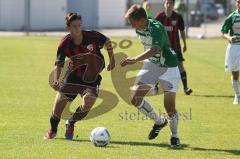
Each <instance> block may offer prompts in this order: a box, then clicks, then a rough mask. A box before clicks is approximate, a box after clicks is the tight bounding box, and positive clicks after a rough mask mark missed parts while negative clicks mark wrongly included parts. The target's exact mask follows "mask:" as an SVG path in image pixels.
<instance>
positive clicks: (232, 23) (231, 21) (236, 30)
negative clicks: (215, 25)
mask: <svg viewBox="0 0 240 159" xmlns="http://www.w3.org/2000/svg"><path fill="white" fill-rule="evenodd" d="M229 31H230V33H229ZM221 32H222V33H229V34H230V36H234V35H235V36H237V40H236V42H235V44H239V45H240V14H239V13H238V10H236V11H234V12H232V13H231V14H230V15H229V16H228V17H227V19H226V20H225V22H224V24H223V26H222V29H221Z"/></svg>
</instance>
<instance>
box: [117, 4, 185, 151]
mask: <svg viewBox="0 0 240 159" xmlns="http://www.w3.org/2000/svg"><path fill="white" fill-rule="evenodd" d="M125 17H126V18H127V19H128V21H129V23H130V24H131V25H132V27H133V28H135V29H136V33H137V34H138V36H139V38H140V40H141V42H142V44H143V45H144V48H145V52H143V53H141V54H140V55H138V56H136V57H134V58H125V59H123V60H122V61H121V65H122V66H126V65H129V64H134V63H136V62H138V61H143V60H144V65H143V67H142V69H141V70H140V71H139V73H138V76H137V79H136V81H135V85H134V90H133V91H132V94H131V103H132V104H133V105H134V106H135V107H137V109H138V110H139V111H140V112H142V113H143V114H145V115H147V116H148V117H149V118H151V119H152V120H154V121H155V124H154V126H153V128H152V130H151V132H150V134H149V137H148V138H149V139H150V140H151V139H154V138H155V137H157V136H158V133H159V131H160V130H161V129H162V128H163V127H165V126H166V125H167V123H168V121H167V119H165V118H164V117H163V116H161V115H159V114H157V113H156V112H155V110H154V109H153V108H152V106H151V105H150V104H149V103H148V102H147V101H146V100H145V99H144V96H145V95H146V94H147V93H148V92H149V91H150V90H151V89H152V88H153V87H154V86H155V84H156V83H159V84H160V86H161V87H162V88H163V90H164V107H165V109H166V111H167V114H168V116H169V125H170V130H171V139H170V142H171V146H172V147H179V146H180V140H179V136H178V113H177V110H176V109H175V99H176V92H177V90H178V88H179V85H180V81H181V78H180V73H179V69H178V67H177V65H178V60H177V56H176V53H175V52H174V51H173V50H172V49H171V48H170V47H169V40H168V35H167V32H166V31H165V29H164V26H163V25H162V24H161V23H160V22H158V21H155V20H153V19H147V15H146V12H145V11H144V9H143V8H142V7H140V6H139V5H133V6H132V7H131V8H130V9H129V10H128V12H127V13H126V15H125Z"/></svg>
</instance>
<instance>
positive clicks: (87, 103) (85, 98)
mask: <svg viewBox="0 0 240 159" xmlns="http://www.w3.org/2000/svg"><path fill="white" fill-rule="evenodd" d="M80 95H81V96H82V106H83V107H84V108H85V109H86V110H90V109H91V107H92V106H93V105H94V104H95V102H96V100H97V97H98V87H97V86H96V87H92V86H86V87H84V88H83V90H82V91H81V92H80Z"/></svg>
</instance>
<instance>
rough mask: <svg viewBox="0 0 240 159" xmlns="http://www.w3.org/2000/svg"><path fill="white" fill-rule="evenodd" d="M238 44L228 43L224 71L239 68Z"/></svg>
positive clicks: (239, 48) (239, 53)
mask: <svg viewBox="0 0 240 159" xmlns="http://www.w3.org/2000/svg"><path fill="white" fill-rule="evenodd" d="M239 60H240V45H235V44H228V46H227V50H226V57H225V70H226V71H239V70H240V63H239Z"/></svg>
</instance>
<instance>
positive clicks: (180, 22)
mask: <svg viewBox="0 0 240 159" xmlns="http://www.w3.org/2000/svg"><path fill="white" fill-rule="evenodd" d="M178 20H179V21H178V29H179V30H180V31H184V29H185V24H184V20H183V17H182V16H181V15H179V18H178Z"/></svg>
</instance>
